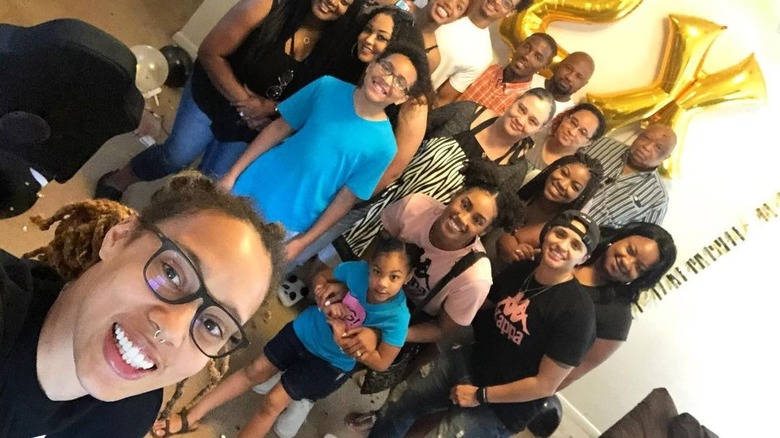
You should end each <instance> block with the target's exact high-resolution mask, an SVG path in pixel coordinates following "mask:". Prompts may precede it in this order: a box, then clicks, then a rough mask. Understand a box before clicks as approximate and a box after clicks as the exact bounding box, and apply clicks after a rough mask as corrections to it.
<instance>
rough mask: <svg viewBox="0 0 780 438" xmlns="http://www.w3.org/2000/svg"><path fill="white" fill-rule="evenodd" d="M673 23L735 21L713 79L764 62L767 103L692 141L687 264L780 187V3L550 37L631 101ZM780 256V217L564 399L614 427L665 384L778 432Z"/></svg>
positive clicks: (642, 325)
mask: <svg viewBox="0 0 780 438" xmlns="http://www.w3.org/2000/svg"><path fill="white" fill-rule="evenodd" d="M235 1H236V0H205V1H204V2H203V5H202V6H201V8H200V9H199V10H198V11H197V12H196V14H195V15H194V16H193V18H192V20H190V22H189V23H187V25H186V26H185V27H184V29H182V31H181V32H179V33H178V34H177V42H179V44H181V45H183V46H184V47H187V48H189V49H190V50H194V48H195V47H196V46H197V44H199V43H200V41H202V39H203V37H204V36H205V35H206V33H207V32H208V31H209V30H210V28H211V27H212V26H213V25H214V23H216V21H217V20H218V19H219V17H221V16H222V15H223V14H224V12H225V11H227V9H228V8H229V7H230V6H232V5H233V4H234V3H235ZM669 13H678V14H687V15H694V16H699V17H703V18H706V19H709V20H711V21H714V22H716V23H719V24H724V25H727V26H728V30H726V31H725V32H724V33H723V34H722V35H721V36H720V37H719V38H718V39H717V40H716V41H715V43H714V44H713V46H712V49H711V51H710V55H709V57H708V58H707V62H706V64H705V69H706V70H707V71H709V72H712V71H715V70H717V69H720V68H724V67H728V66H731V65H733V64H735V63H736V62H738V61H741V60H742V59H743V58H744V57H745V56H747V55H748V54H749V53H750V52H756V56H757V58H758V61H759V63H760V65H761V67H762V70H763V72H764V77H765V79H766V82H767V89H768V95H769V103H768V104H767V105H765V106H760V107H759V106H751V105H746V106H731V107H728V108H724V109H713V110H710V111H708V112H705V113H703V114H700V115H698V116H697V117H695V118H693V120H692V122H691V124H690V126H689V128H688V130H687V134H685V135H682V136H681V144H682V145H683V147H684V148H685V149H684V151H685V152H684V155H683V158H682V170H681V172H682V175H681V177H680V178H679V179H678V180H675V181H672V182H671V183H670V195H671V203H670V207H669V213H668V215H667V217H666V221H665V223H664V225H665V226H666V227H667V228H668V229H669V230H670V231H671V232H672V234H673V235H674V236H675V239H676V241H677V243H678V246H679V249H680V254H681V257H680V259H681V260H683V259H687V258H688V257H690V256H691V255H693V254H694V253H696V252H698V250H699V249H700V248H701V247H702V246H704V245H706V244H709V243H710V242H711V241H712V240H713V239H714V238H716V237H717V236H719V235H720V234H721V233H723V232H724V231H725V230H726V229H727V228H728V227H730V226H731V225H732V224H734V223H736V222H737V221H739V220H740V219H743V218H746V217H750V216H751V214H750V212H751V211H752V210H753V209H754V208H755V207H756V206H757V205H759V204H760V203H762V202H764V201H766V200H767V199H771V196H772V195H773V194H774V193H776V192H777V191H778V190H780V141H779V140H778V137H780V117H778V116H780V99H778V96H779V93H780V1H777V0H745V1H742V2H732V1H726V0H709V1H705V0H646V1H645V2H644V3H643V4H641V5H640V6H639V7H638V8H637V9H636V10H635V11H634V12H633V13H632V14H630V15H629V16H627V17H626V18H624V19H623V20H621V21H619V22H616V23H613V24H609V25H590V26H589V25H579V24H571V23H554V24H553V25H551V27H550V29H549V30H548V31H549V33H551V34H552V35H553V36H554V37H555V38H556V40H557V41H558V42H559V44H562V45H563V46H564V47H565V48H566V49H567V50H569V51H574V50H584V51H587V52H589V53H590V54H591V55H592V56H593V57H594V59H595V60H596V65H597V68H596V74H595V76H594V78H593V79H592V80H591V83H590V84H589V85H588V87H587V91H589V92H592V93H605V92H613V91H620V90H625V89H629V88H634V87H640V86H644V85H647V84H649V83H650V81H651V80H652V79H653V77H654V76H655V74H656V71H657V66H658V62H659V58H660V56H661V50H662V45H663V41H664V38H665V35H666V31H667V29H666V16H667V15H668V14H669ZM496 40H498V39H496ZM181 41H187V42H188V44H189V46H188V45H187V44H182V42H181ZM497 52H499V53H501V52H504V51H503V50H502V49H501V48H497ZM504 53H505V52H504ZM778 249H780V219H779V220H775V221H774V222H773V223H771V224H770V225H767V226H764V227H763V229H753V230H751V231H750V232H749V233H748V240H747V242H744V243H742V244H740V245H739V246H737V248H736V250H734V251H732V252H730V253H729V254H728V255H726V256H724V257H722V258H720V259H719V260H718V261H717V262H716V263H715V264H714V265H713V266H711V267H709V268H707V269H706V270H705V271H703V272H702V273H701V274H698V275H693V276H690V281H689V282H687V283H686V284H684V285H683V287H682V288H681V289H679V290H676V291H673V292H672V293H671V294H670V295H669V296H668V297H667V298H666V299H664V300H663V301H662V302H660V303H658V304H657V305H655V306H652V307H651V308H649V309H647V310H646V312H645V313H644V314H641V315H640V316H639V317H638V319H637V320H636V321H635V323H634V328H633V330H632V333H631V335H630V337H629V342H628V343H627V344H626V345H625V346H624V347H623V348H622V349H621V350H619V351H618V352H617V353H616V354H615V356H614V357H613V358H611V359H610V360H609V361H608V362H607V363H606V364H604V365H603V366H602V367H601V368H599V369H598V370H596V371H594V372H593V373H591V374H590V375H588V376H587V377H585V378H583V379H582V380H581V381H580V382H577V383H576V384H574V385H572V386H571V387H570V388H569V389H567V390H566V391H564V396H565V398H566V399H567V400H568V401H569V402H570V403H572V404H573V405H574V406H575V407H576V408H577V410H579V411H580V412H581V413H583V414H584V415H585V416H586V418H587V420H589V421H590V422H592V423H593V425H595V426H596V428H597V429H599V430H605V429H607V428H608V427H609V426H610V425H611V424H613V423H614V422H615V421H617V420H618V419H619V418H620V417H621V416H622V415H624V414H625V413H626V412H628V411H629V410H630V409H631V408H632V407H634V406H635V405H636V404H637V403H638V402H639V401H640V400H641V399H642V398H644V396H645V395H647V394H648V393H649V392H650V391H651V390H652V389H653V388H655V387H660V386H664V387H666V388H668V389H669V390H670V392H671V394H672V396H673V397H674V399H675V402H676V404H677V407H678V409H679V410H680V412H685V411H687V412H691V413H692V414H693V415H695V416H696V417H697V418H699V419H700V420H701V421H702V422H703V423H704V424H706V425H707V426H708V427H710V429H712V430H713V431H715V432H716V433H718V434H720V436H721V437H724V438H728V437H743V436H766V431H763V426H764V424H765V423H766V422H767V421H768V419H771V418H772V415H773V414H774V413H775V412H774V409H772V408H773V407H774V405H776V404H777V403H773V400H772V397H776V396H778V395H780V383H779V380H778V377H777V376H776V374H777V373H776V372H775V371H774V368H775V366H774V365H775V363H774V359H775V358H776V357H778V350H779V349H780V348H778V345H780V342H778V341H777V340H776V339H775V337H774V336H772V335H773V334H774V333H775V332H777V330H774V327H772V326H771V325H772V323H773V322H774V317H775V313H776V312H777V309H780V307H778V304H780V303H779V302H778V301H780V299H779V298H778V293H780V285H778V282H777V280H776V279H775V278H774V276H773V275H771V274H770V273H771V272H772V271H773V269H776V267H775V263H774V262H775V257H773V255H774V253H775V252H777V250H778Z"/></svg>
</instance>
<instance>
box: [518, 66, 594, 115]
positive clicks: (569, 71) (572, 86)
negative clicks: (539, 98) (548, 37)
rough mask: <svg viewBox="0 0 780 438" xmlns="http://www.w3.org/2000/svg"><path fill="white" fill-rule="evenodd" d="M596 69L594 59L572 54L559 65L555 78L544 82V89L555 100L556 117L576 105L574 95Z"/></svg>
mask: <svg viewBox="0 0 780 438" xmlns="http://www.w3.org/2000/svg"><path fill="white" fill-rule="evenodd" d="M553 54H555V52H553ZM595 69H596V64H595V63H594V62H593V58H591V57H590V55H588V54H587V53H585V52H574V53H571V54H569V56H567V57H566V58H564V59H563V61H561V62H560V63H559V64H558V67H557V68H556V69H555V73H553V77H552V78H550V79H547V80H546V81H545V82H544V88H546V89H547V91H549V92H550V93H552V95H553V97H554V98H555V115H558V114H560V113H562V112H564V111H566V110H567V109H569V108H571V107H573V106H574V105H575V104H576V102H575V101H574V100H573V99H572V98H571V96H572V94H574V93H576V92H578V91H580V90H581V89H582V87H584V86H585V84H587V83H588V81H589V80H590V78H591V76H593V71H594V70H595ZM531 86H532V87H536V86H537V85H536V84H532V85H531Z"/></svg>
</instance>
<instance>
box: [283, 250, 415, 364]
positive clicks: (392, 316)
mask: <svg viewBox="0 0 780 438" xmlns="http://www.w3.org/2000/svg"><path fill="white" fill-rule="evenodd" d="M333 276H334V277H335V279H336V280H338V281H341V282H343V283H345V284H346V285H347V289H349V293H350V294H352V296H354V297H355V298H357V300H358V301H359V302H360V304H361V305H362V306H363V308H364V309H365V310H366V320H365V322H364V323H363V326H365V327H371V328H376V329H379V331H380V332H381V333H382V341H383V342H386V343H387V344H389V345H392V346H394V347H402V346H403V345H404V342H406V331H407V330H408V328H409V309H408V308H407V307H406V296H405V295H404V292H403V290H402V291H400V292H398V295H396V296H395V297H393V298H392V299H390V300H389V301H386V302H384V303H379V304H370V303H369V302H368V299H367V297H366V294H367V293H368V263H367V262H344V263H341V264H339V265H338V266H336V270H335V271H334V272H333ZM293 329H294V330H295V334H296V335H298V339H300V340H301V342H302V343H303V345H304V346H305V347H306V349H307V350H309V351H310V352H311V353H312V354H313V355H315V356H317V357H319V358H321V359H324V360H326V361H328V362H330V363H331V364H332V365H333V366H335V367H337V368H339V369H341V370H344V371H351V370H352V369H353V368H355V363H356V361H355V359H353V358H352V357H350V356H347V355H346V354H344V353H343V352H342V351H341V349H340V348H339V346H338V345H336V342H335V341H333V331H332V330H331V328H330V326H329V325H328V323H327V321H326V318H325V314H324V313H322V312H320V311H319V310H318V309H317V307H316V306H311V307H309V308H307V309H306V310H304V311H303V312H302V313H301V314H300V315H299V316H298V317H297V318H295V321H293Z"/></svg>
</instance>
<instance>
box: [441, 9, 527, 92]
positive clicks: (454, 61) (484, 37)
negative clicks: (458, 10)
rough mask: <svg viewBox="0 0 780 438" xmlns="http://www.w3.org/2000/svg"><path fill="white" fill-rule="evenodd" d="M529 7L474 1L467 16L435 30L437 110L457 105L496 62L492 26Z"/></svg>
mask: <svg viewBox="0 0 780 438" xmlns="http://www.w3.org/2000/svg"><path fill="white" fill-rule="evenodd" d="M530 5H531V0H479V1H474V2H472V4H471V7H470V8H469V11H468V13H467V15H466V16H464V17H463V18H461V19H459V20H456V21H455V22H453V23H450V24H446V25H444V26H441V27H439V28H438V29H436V43H437V46H438V49H439V54H440V61H439V66H438V67H436V70H434V71H433V72H432V73H431V80H432V81H433V86H434V87H436V95H437V99H436V103H435V104H434V107H438V106H443V105H446V104H448V103H450V102H454V101H455V99H457V98H458V96H460V95H461V93H463V92H464V91H466V88H468V87H469V85H471V83H472V82H474V81H475V80H476V79H477V78H478V77H479V75H481V74H482V72H484V71H485V69H487V68H488V67H489V66H490V64H491V63H492V62H493V46H492V45H491V43H490V25H492V24H493V23H495V22H496V21H498V20H501V19H502V18H504V17H506V16H507V15H509V14H510V13H512V12H514V11H523V10H525V9H527V8H528V6H530Z"/></svg>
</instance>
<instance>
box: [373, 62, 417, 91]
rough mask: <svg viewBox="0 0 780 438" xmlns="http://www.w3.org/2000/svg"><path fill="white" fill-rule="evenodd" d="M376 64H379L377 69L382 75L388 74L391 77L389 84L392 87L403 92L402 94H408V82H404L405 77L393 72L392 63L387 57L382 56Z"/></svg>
mask: <svg viewBox="0 0 780 438" xmlns="http://www.w3.org/2000/svg"><path fill="white" fill-rule="evenodd" d="M376 65H377V66H379V70H380V71H381V72H382V75H384V76H389V77H390V78H391V81H390V86H391V87H392V88H394V89H395V90H396V91H399V92H401V93H403V94H404V95H408V94H409V84H407V83H406V79H405V78H404V77H403V76H401V75H399V74H396V73H395V69H394V68H393V63H392V62H390V60H389V59H387V58H382V59H380V60H379V61H377V62H376Z"/></svg>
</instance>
